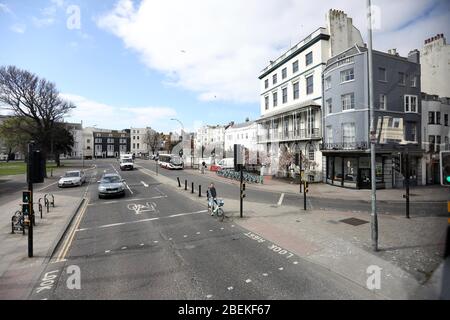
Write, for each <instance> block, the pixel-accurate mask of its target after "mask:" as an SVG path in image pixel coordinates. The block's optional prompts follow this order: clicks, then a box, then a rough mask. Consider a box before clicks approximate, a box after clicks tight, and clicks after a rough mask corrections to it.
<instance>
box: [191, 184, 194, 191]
mask: <svg viewBox="0 0 450 320" xmlns="http://www.w3.org/2000/svg"><path fill="white" fill-rule="evenodd" d="M191 193H194V183H193V182H192V191H191Z"/></svg>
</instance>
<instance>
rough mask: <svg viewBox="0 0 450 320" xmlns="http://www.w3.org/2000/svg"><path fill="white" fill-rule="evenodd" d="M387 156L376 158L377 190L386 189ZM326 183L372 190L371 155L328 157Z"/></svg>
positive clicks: (336, 155) (337, 155)
mask: <svg viewBox="0 0 450 320" xmlns="http://www.w3.org/2000/svg"><path fill="white" fill-rule="evenodd" d="M385 163H386V157H385V156H377V157H376V167H375V174H376V182H377V188H379V189H383V188H385V181H384V176H385V175H384V171H385ZM326 177H327V178H326V182H327V183H328V184H331V185H335V186H339V187H346V188H353V189H370V187H371V180H370V177H371V174H370V155H368V154H333V155H327V156H326Z"/></svg>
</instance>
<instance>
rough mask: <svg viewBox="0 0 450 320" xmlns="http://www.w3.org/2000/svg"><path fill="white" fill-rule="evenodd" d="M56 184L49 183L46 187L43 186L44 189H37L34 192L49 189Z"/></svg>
mask: <svg viewBox="0 0 450 320" xmlns="http://www.w3.org/2000/svg"><path fill="white" fill-rule="evenodd" d="M57 183H58V181H56V182H53V183H50V184H49V185H48V186H45V187H43V188H40V189H37V190H36V191H42V190H44V189H47V188H48V187H51V186H53V185H55V184H57Z"/></svg>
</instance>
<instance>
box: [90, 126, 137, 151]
mask: <svg viewBox="0 0 450 320" xmlns="http://www.w3.org/2000/svg"><path fill="white" fill-rule="evenodd" d="M93 139H94V157H96V158H113V157H114V158H118V157H119V155H120V154H122V153H128V152H130V129H125V130H121V131H118V130H102V131H93Z"/></svg>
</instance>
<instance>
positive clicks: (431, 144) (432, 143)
mask: <svg viewBox="0 0 450 320" xmlns="http://www.w3.org/2000/svg"><path fill="white" fill-rule="evenodd" d="M428 142H429V144H430V152H434V143H435V140H434V136H428Z"/></svg>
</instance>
